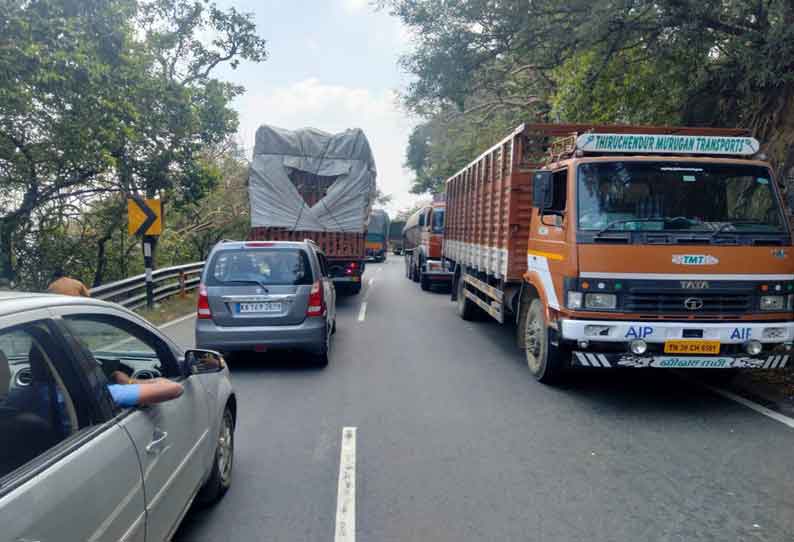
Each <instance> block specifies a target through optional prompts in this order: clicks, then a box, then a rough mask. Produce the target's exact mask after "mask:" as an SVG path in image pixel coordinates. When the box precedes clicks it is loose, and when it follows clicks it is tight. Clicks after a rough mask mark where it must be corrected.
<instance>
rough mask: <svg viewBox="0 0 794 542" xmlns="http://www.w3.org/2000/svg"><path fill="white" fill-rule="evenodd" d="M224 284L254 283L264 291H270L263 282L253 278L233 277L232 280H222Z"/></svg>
mask: <svg viewBox="0 0 794 542" xmlns="http://www.w3.org/2000/svg"><path fill="white" fill-rule="evenodd" d="M223 283H224V284H256V285H257V286H259V287H261V288H262V289H263V290H264V291H265V293H270V290H269V289H268V288H267V286H265V283H264V282H261V281H258V280H254V279H233V280H224V281H223Z"/></svg>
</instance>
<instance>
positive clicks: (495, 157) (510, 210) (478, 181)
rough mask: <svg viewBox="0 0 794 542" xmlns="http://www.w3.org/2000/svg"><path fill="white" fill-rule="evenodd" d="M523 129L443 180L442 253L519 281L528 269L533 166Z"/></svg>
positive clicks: (486, 271)
mask: <svg viewBox="0 0 794 542" xmlns="http://www.w3.org/2000/svg"><path fill="white" fill-rule="evenodd" d="M521 136H522V133H520V132H516V133H513V134H512V135H510V136H509V137H507V138H505V139H504V140H502V141H501V142H500V143H498V144H497V145H495V146H493V147H491V149H489V150H488V151H486V152H485V153H484V154H482V155H481V156H480V157H479V158H478V159H477V160H475V161H474V162H472V163H471V164H469V166H467V167H466V168H464V169H463V170H461V171H460V172H459V173H458V174H456V175H455V176H453V177H452V178H450V179H449V180H448V181H447V192H446V197H447V217H446V224H445V231H444V234H445V239H444V256H445V257H446V258H449V259H451V260H454V261H455V262H457V263H458V264H462V265H466V266H469V267H472V268H474V269H477V270H478V271H482V272H485V273H488V274H490V275H493V276H495V277H496V278H499V279H503V280H508V281H513V280H521V278H522V277H523V274H524V272H525V271H526V268H527V242H528V238H529V221H530V213H531V210H532V171H533V169H534V168H533V167H532V166H533V165H534V164H529V163H527V162H526V161H525V160H522V156H523V155H524V152H523V138H522V137H521Z"/></svg>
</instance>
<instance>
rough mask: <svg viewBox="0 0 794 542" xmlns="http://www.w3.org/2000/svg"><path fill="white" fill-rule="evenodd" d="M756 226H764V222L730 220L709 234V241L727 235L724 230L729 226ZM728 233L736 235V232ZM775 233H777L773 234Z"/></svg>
mask: <svg viewBox="0 0 794 542" xmlns="http://www.w3.org/2000/svg"><path fill="white" fill-rule="evenodd" d="M758 224H764V225H766V222H764V221H763V220H732V221H731V222H726V223H725V224H723V225H722V226H720V227H719V228H717V229H716V230H714V232H713V233H712V234H711V239H714V238H715V237H717V236H718V235H720V234H721V233H727V232H726V231H725V230H726V229H727V228H728V227H730V226H753V225H758ZM730 233H737V232H730ZM775 233H777V232H775Z"/></svg>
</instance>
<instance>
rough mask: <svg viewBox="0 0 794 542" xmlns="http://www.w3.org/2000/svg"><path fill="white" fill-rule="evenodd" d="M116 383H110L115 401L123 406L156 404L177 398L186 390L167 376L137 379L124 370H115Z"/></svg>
mask: <svg viewBox="0 0 794 542" xmlns="http://www.w3.org/2000/svg"><path fill="white" fill-rule="evenodd" d="M110 376H111V378H112V379H113V381H114V382H115V384H108V390H110V395H111V397H113V402H114V403H116V405H117V406H119V407H121V408H129V407H136V406H145V405H154V404H157V403H163V402H165V401H170V400H172V399H176V398H177V397H179V396H180V395H182V393H183V392H184V391H185V389H184V388H183V387H182V384H180V383H179V382H174V381H172V380H168V379H167V378H152V379H145V380H141V379H136V378H130V377H129V375H128V374H127V373H125V372H124V371H113V373H111V375H110Z"/></svg>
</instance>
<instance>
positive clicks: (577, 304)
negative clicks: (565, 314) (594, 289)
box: [567, 292, 584, 309]
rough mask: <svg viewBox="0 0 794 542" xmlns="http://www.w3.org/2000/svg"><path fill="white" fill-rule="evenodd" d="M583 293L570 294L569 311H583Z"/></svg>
mask: <svg viewBox="0 0 794 542" xmlns="http://www.w3.org/2000/svg"><path fill="white" fill-rule="evenodd" d="M583 297H584V296H583V294H582V292H568V303H567V306H568V308H569V309H581V308H582V298H583Z"/></svg>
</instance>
